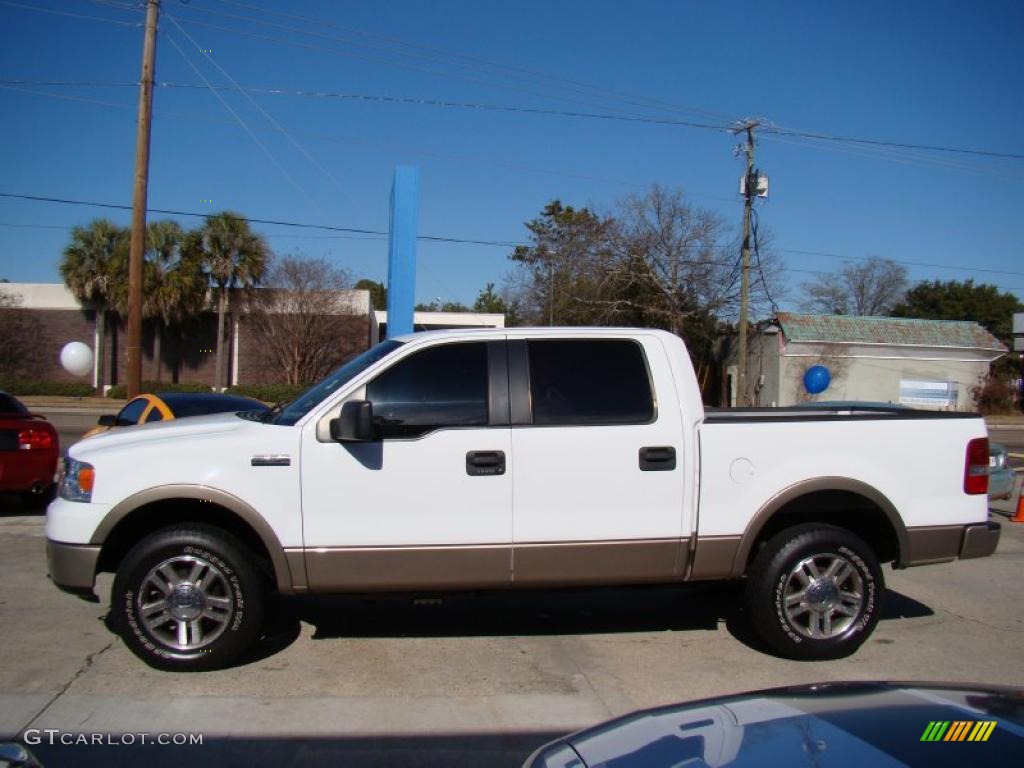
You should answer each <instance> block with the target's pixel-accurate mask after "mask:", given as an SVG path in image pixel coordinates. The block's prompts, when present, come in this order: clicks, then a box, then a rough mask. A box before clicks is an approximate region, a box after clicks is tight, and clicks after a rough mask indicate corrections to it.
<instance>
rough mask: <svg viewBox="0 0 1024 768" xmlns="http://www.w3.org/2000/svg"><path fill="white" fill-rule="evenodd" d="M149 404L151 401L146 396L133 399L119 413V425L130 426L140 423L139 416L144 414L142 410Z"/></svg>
mask: <svg viewBox="0 0 1024 768" xmlns="http://www.w3.org/2000/svg"><path fill="white" fill-rule="evenodd" d="M147 405H149V401H147V400H146V399H144V398H141V397H140V398H137V399H135V400H132V401H131V402H130V403H128V405H126V406H125V407H124V408H122V409H121V412H120V413H119V414H117V426H119V427H130V426H131V425H132V424H138V423H139V418H140V417H141V416H142V412H143V411H144V410H146V406H147Z"/></svg>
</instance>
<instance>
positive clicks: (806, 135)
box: [0, 0, 1024, 168]
mask: <svg viewBox="0 0 1024 768" xmlns="http://www.w3.org/2000/svg"><path fill="white" fill-rule="evenodd" d="M2 2H7V0H0V3H2ZM0 84H3V85H38V86H69V87H112V88H114V87H137V86H138V83H132V82H123V81H122V82H119V81H109V82H104V81H95V80H29V79H10V78H7V79H0ZM156 85H157V86H158V87H160V88H177V89H194V90H202V89H204V88H210V87H212V88H213V89H216V90H218V91H239V92H241V93H243V94H247V93H264V94H269V95H275V96H298V97H303V98H321V99H347V100H356V101H370V102H378V103H392V104H413V105H418V106H432V107H444V108H450V109H467V110H483V111H494V112H520V113H526V114H538V115H549V116H554V117H570V118H581V119H596V120H619V121H623V122H632V123H648V124H652V125H666V126H678V127H685V128H697V129H702V130H710V131H715V132H717V133H722V132H728V131H729V129H730V127H731V124H729V123H725V122H723V123H700V122H696V121H692V120H679V119H673V118H660V117H653V116H647V115H618V114H612V113H602V112H579V111H573V110H559V109H549V108H544V107H527V106H521V105H515V104H495V103H481V102H469V101H449V100H443V99H433V98H427V97H416V96H389V95H383V94H370V93H356V92H350V91H324V90H307V89H301V88H281V87H267V86H241V85H239V84H238V83H235V84H234V85H232V86H207V85H205V84H200V83H177V82H170V81H161V82H158V83H156ZM762 131H763V132H765V133H769V134H772V136H773V137H780V136H783V137H791V138H797V139H805V140H814V141H830V142H835V143H846V144H860V145H865V146H868V147H877V148H886V149H909V150H915V151H922V152H948V153H955V154H963V155H977V156H980V157H992V158H1001V159H1011V160H1024V154H1017V153H1013V152H998V151H995V150H988V149H976V148H966V147H950V146H942V145H937V144H915V143H909V142H899V141H890V140H886V139H873V138H866V137H849V136H831V135H829V134H823V133H813V132H809V131H801V130H796V129H790V128H781V127H778V126H774V127H763V128H762ZM883 157H886V158H888V159H894V158H896V157H898V155H892V156H890V155H883ZM905 157H906V158H907V160H908V161H909V162H913V161H917V162H934V161H929V160H928V159H926V158H922V157H921V156H919V155H917V156H910V155H906V156H905ZM949 167H953V168H970V167H973V166H964V165H962V164H953V163H951V164H949Z"/></svg>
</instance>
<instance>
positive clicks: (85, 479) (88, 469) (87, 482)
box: [57, 456, 96, 502]
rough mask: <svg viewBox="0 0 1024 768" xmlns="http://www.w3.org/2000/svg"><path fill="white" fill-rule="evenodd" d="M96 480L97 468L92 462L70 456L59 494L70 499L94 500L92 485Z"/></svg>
mask: <svg viewBox="0 0 1024 768" xmlns="http://www.w3.org/2000/svg"><path fill="white" fill-rule="evenodd" d="M95 482H96V469H95V467H93V465H92V464H88V463H86V462H84V461H78V460H77V459H72V458H71V457H70V456H68V457H67V458H66V459H64V469H63V472H62V474H61V478H60V487H59V489H58V491H57V494H58V495H59V496H60V497H61V498H62V499H67V500H68V501H84V502H89V501H92V487H93V485H94V484H95Z"/></svg>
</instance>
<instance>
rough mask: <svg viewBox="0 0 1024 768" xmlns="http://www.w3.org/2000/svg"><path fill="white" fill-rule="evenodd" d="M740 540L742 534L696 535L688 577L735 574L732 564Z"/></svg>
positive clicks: (731, 575)
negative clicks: (691, 566)
mask: <svg viewBox="0 0 1024 768" xmlns="http://www.w3.org/2000/svg"><path fill="white" fill-rule="evenodd" d="M742 541H743V537H742V536H698V537H697V548H696V551H695V552H694V555H693V569H692V570H691V571H690V578H691V579H729V578H732V577H733V576H734V575H737V574H736V573H735V570H734V568H733V565H734V562H735V560H736V554H737V553H738V552H739V551H740V543H741V542H742Z"/></svg>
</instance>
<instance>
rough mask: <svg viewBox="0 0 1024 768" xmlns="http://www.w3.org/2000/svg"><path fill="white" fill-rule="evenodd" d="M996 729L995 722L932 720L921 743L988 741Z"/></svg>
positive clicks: (922, 736) (922, 735)
mask: <svg viewBox="0 0 1024 768" xmlns="http://www.w3.org/2000/svg"><path fill="white" fill-rule="evenodd" d="M995 729H996V721H995V720H954V721H952V722H950V721H949V720H932V721H931V722H930V723H928V727H927V728H925V729H924V733H923V734H921V741H988V737H989V736H991V735H992V731H994V730H995Z"/></svg>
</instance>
